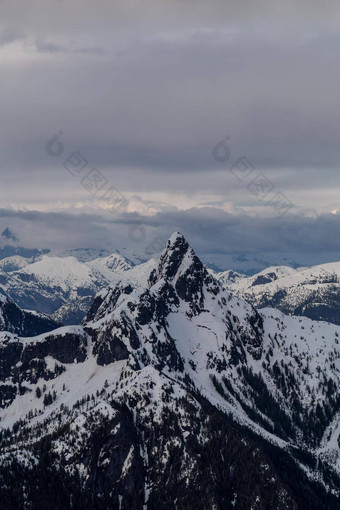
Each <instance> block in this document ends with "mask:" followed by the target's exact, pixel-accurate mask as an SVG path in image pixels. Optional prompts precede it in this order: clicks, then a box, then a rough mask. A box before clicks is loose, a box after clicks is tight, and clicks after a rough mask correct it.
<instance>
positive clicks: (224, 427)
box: [0, 234, 340, 510]
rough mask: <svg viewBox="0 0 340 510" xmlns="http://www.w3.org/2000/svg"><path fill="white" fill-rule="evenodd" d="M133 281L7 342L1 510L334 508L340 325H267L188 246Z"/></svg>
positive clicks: (276, 318) (278, 317)
mask: <svg viewBox="0 0 340 510" xmlns="http://www.w3.org/2000/svg"><path fill="white" fill-rule="evenodd" d="M133 281H135V280H134V279H131V278H129V277H127V280H126V281H124V280H123V279H122V280H121V281H120V282H119V283H118V284H117V285H115V286H112V287H110V288H108V289H106V290H103V291H101V292H100V293H99V294H98V295H97V296H96V298H95V300H94V302H93V305H92V307H91V308H90V310H89V312H88V314H87V317H86V319H85V320H84V322H83V327H82V328H80V327H79V328H78V330H74V329H73V328H66V329H65V330H64V331H63V334H60V331H59V333H58V331H57V332H55V333H53V334H51V333H49V334H47V335H43V337H42V338H40V340H39V341H38V340H37V338H29V339H26V340H23V339H21V338H17V337H14V336H13V335H9V334H3V335H7V338H5V337H3V342H2V344H1V345H2V347H1V348H2V355H1V352H0V359H2V360H3V363H2V365H0V370H1V372H0V376H1V384H2V385H0V397H1V398H2V401H3V409H2V410H0V418H1V421H0V427H1V428H2V429H3V431H2V435H1V437H0V466H1V467H0V497H1V502H2V503H1V504H2V505H3V508H5V509H7V508H11V505H12V506H13V502H14V501H15V502H16V506H17V507H18V508H25V501H29V502H31V503H32V506H33V508H34V507H37V505H38V506H39V505H40V506H39V507H40V508H48V503H46V501H47V500H48V498H49V496H50V494H49V492H50V487H51V486H52V488H53V491H54V492H55V493H56V494H57V496H56V500H55V507H56V508H62V507H66V508H68V507H72V504H74V501H77V505H78V507H84V508H89V509H90V508H91V509H92V508H98V509H103V510H104V509H105V510H108V509H117V510H118V509H122V508H123V509H131V508H133V509H134V508H136V509H138V510H139V509H140V508H145V509H146V510H153V509H163V508H164V509H165V508H166V509H168V508H174V509H175V508H180V509H184V508H196V507H197V508H199V509H202V510H203V509H204V510H205V509H218V510H220V509H221V510H222V509H223V510H224V509H233V508H237V509H240V510H244V509H249V508H254V509H255V508H256V509H259V510H265V509H266V510H269V509H270V510H272V509H273V508H275V509H280V510H281V509H282V510H291V509H294V510H295V509H296V510H300V509H302V510H304V509H306V510H307V509H309V510H310V509H313V510H314V509H315V510H319V509H320V508H328V509H337V508H338V501H339V500H338V498H339V495H340V478H339V474H340V455H339V446H338V436H339V418H338V412H339V411H340V392H339V388H340V349H339V347H338V342H337V340H338V337H339V335H340V328H337V327H336V326H331V325H323V324H319V323H314V322H312V321H308V320H307V319H299V318H293V317H285V316H284V315H283V314H281V313H280V312H277V311H275V310H267V311H263V312H261V313H258V312H257V311H256V310H255V309H254V308H253V307H252V306H251V305H249V304H247V303H245V302H243V301H242V300H240V299H238V298H236V297H235V296H233V295H232V294H231V293H230V292H228V291H226V290H225V289H224V287H223V285H222V284H220V283H219V282H218V281H216V279H215V278H214V277H213V276H212V275H211V274H209V273H208V272H207V271H206V269H205V268H204V266H203V265H202V264H201V262H200V261H199V259H198V258H197V256H196V255H195V253H194V252H193V250H192V249H191V248H190V246H189V245H188V243H187V242H186V240H185V239H184V238H183V237H182V236H181V235H180V234H174V235H173V236H172V237H171V238H170V240H169V242H168V244H167V246H166V249H165V251H164V252H163V254H162V256H161V258H160V260H159V262H158V263H156V264H155V267H154V268H152V269H151V270H150V273H149V275H148V277H146V278H145V277H144V276H143V278H142V279H141V280H140V282H137V283H136V284H134V283H133ZM38 338H39V337H38ZM43 386H45V387H46V388H45V389H44V387H43ZM41 388H43V389H42V390H41ZM38 389H39V391H38ZM1 392H2V393H1ZM19 480H20V482H19ZM52 480H53V481H52ZM42 481H43V482H44V483H42ZM51 484H52V485H51ZM9 487H11V489H9ZM72 501H73V503H72Z"/></svg>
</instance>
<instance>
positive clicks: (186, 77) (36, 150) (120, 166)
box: [0, 0, 340, 250]
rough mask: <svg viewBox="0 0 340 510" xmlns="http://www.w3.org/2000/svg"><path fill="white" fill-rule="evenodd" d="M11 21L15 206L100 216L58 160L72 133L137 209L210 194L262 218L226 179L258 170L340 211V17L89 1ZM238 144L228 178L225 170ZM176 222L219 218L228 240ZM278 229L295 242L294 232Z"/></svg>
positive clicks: (0, 41) (23, 5)
mask: <svg viewBox="0 0 340 510" xmlns="http://www.w3.org/2000/svg"><path fill="white" fill-rule="evenodd" d="M1 8H2V13H3V17H2V19H3V20H6V24H5V23H4V22H2V23H0V27H1V25H3V26H2V27H1V31H0V51H2V53H1V59H0V72H1V76H2V79H1V83H0V94H1V97H2V99H3V101H2V103H3V104H2V115H1V127H0V135H1V138H0V139H1V160H0V172H1V179H2V180H1V183H2V189H1V190H0V194H1V195H0V200H1V203H2V204H3V206H10V205H11V204H12V203H15V204H20V203H22V204H25V205H26V206H29V205H30V204H32V207H34V206H35V205H36V204H38V203H40V204H41V205H42V206H43V207H45V208H46V209H48V207H49V203H51V202H57V201H60V202H63V201H66V202H70V201H72V200H74V201H88V202H89V203H91V200H90V197H89V196H88V195H86V192H85V191H84V190H83V188H81V187H80V186H79V183H78V182H76V181H75V180H72V178H71V177H70V176H69V175H68V174H67V173H66V172H65V171H64V170H63V169H62V158H60V159H55V158H51V157H48V155H47V154H46V152H45V151H44V145H45V143H46V141H47V140H48V138H49V137H51V136H52V135H54V133H56V132H57V131H58V130H60V129H62V130H63V131H64V144H65V148H66V149H65V150H66V152H67V153H69V152H71V151H73V150H80V151H81V152H82V154H84V156H85V157H86V158H87V159H88V161H89V164H90V165H91V166H94V167H97V168H100V169H101V170H102V171H103V172H104V173H105V176H107V178H108V180H109V181H110V182H112V184H113V185H115V186H117V187H118V188H119V189H120V190H121V191H123V192H124V193H127V192H130V193H136V194H139V193H141V194H142V193H147V192H153V193H157V192H159V193H161V192H162V193H165V192H167V193H169V201H171V195H175V194H178V193H179V192H183V193H185V194H187V195H188V196H189V195H191V196H192V197H195V195H198V194H200V196H202V195H204V194H207V195H209V197H208V196H207V198H206V202H207V203H209V201H210V202H211V203H215V204H218V203H222V202H223V201H225V200H227V201H230V202H233V204H234V205H235V207H236V209H239V210H241V209H244V210H248V209H247V208H253V209H254V210H255V211H256V210H257V209H258V208H259V209H261V207H262V204H259V203H258V202H257V201H256V200H255V199H254V197H252V196H251V195H250V194H249V192H248V190H247V186H246V184H244V183H242V182H240V181H238V180H237V179H235V177H234V176H233V175H232V174H231V173H230V171H228V168H229V167H230V165H231V164H232V162H233V161H235V159H237V158H238V157H240V156H243V155H245V156H247V157H248V158H249V159H250V161H251V162H252V163H253V164H254V166H255V167H256V170H258V171H264V172H265V174H266V175H267V176H268V177H269V178H270V179H271V181H272V182H273V183H274V184H275V186H276V188H277V189H280V190H282V191H283V192H284V193H285V194H287V196H289V198H290V200H291V201H292V202H293V203H294V205H296V206H297V209H298V207H307V206H309V202H310V201H312V202H313V207H315V208H316V209H320V210H321V211H327V210H331V209H333V208H337V207H338V202H339V198H338V196H339V192H340V172H339V171H338V168H339V160H340V145H339V143H338V133H339V123H340V118H339V113H338V112H339V111H340V110H339V106H340V105H339V93H338V89H339V87H338V85H339V81H340V70H339V66H338V55H339V51H340V32H339V28H340V9H339V5H338V2H335V1H326V2H323V3H322V4H320V3H319V2H316V1H312V2H310V1H308V2H307V1H305V0H303V1H299V2H297V1H288V2H268V1H265V0H257V1H250V0H248V1H245V2H236V1H235V2H234V1H233V2H225V1H222V0H221V1H219V0H213V1H212V2H205V1H201V0H195V1H194V0H189V1H186V2H180V1H177V0H172V1H171V0H168V1H165V0H161V1H158V2H156V1H149V0H147V1H145V2H137V1H132V2H123V1H122V2H109V1H103V2H100V5H99V4H98V3H97V2H94V1H90V2H86V3H84V4H82V6H81V8H80V7H79V2H76V1H75V0H68V1H67V2H65V1H55V0H49V1H46V0H44V1H43V0H33V1H32V2H29V3H28V2H24V1H22V0H21V1H20V0H11V1H8V0H6V1H3V2H2V3H1ZM226 134H228V135H229V136H230V141H229V142H228V143H229V146H230V150H231V158H230V162H228V165H229V166H228V165H223V164H218V163H216V161H214V160H213V158H212V155H211V151H212V148H213V147H214V146H215V144H216V143H217V142H218V141H219V140H220V139H221V137H223V136H225V135H226ZM193 200H194V199H193ZM267 212H268V214H269V209H268V211H267ZM174 214H175V213H173V215H171V214H170V213H169V214H168V215H167V216H161V217H159V218H158V220H159V221H161V222H162V225H167V224H168V223H167V222H168V221H169V222H172V223H174V225H172V224H171V225H170V224H169V231H170V230H171V228H172V227H175V226H176V225H175V224H176V221H175V216H174ZM176 214H178V215H181V220H180V223H181V225H182V227H184V228H185V221H188V222H189V219H190V228H189V227H188V228H189V231H190V232H191V231H192V229H193V228H194V227H193V225H194V224H195V222H194V218H191V216H190V215H193V216H195V215H197V217H199V218H200V221H201V223H202V222H203V224H205V223H204V222H205V221H207V222H209V221H210V215H211V214H212V215H213V217H214V220H213V221H214V225H216V224H217V223H218V218H217V216H216V215H217V214H221V215H222V216H221V217H223V218H225V213H224V212H223V211H221V212H220V213H216V211H215V210H213V213H211V211H210V209H204V210H200V212H195V213H193V212H192V211H191V212H187V213H186V212H178V213H176ZM261 214H262V209H261ZM203 216H206V218H207V219H206V220H204V217H203ZM185 218H187V220H186V219H185ZM158 220H157V218H153V219H152V221H154V222H156V221H158ZM15 221H23V220H22V219H20V220H19V217H18V218H16V220H15ZM35 221H36V222H37V224H39V225H40V222H41V220H40V219H38V218H36V220H35ZM48 221H50V222H52V224H53V221H54V220H53V217H52V216H50V217H48ZM56 221H57V220H56ZM58 221H59V220H58ZM75 221H76V220H74V219H72V220H71V219H70V223H69V225H73V224H74V223H73V222H75ZM77 221H80V220H77ZM91 221H92V220H91ZM150 221H151V220H150ZM223 221H226V220H225V219H224V220H223ZM232 221H233V222H237V221H241V222H242V221H245V220H244V219H242V218H241V219H239V220H237V219H235V218H234V217H233V220H232ZM247 221H248V223H247V225H250V222H251V220H250V219H248V220H247ZM253 221H258V220H257V219H254V220H253ZM261 221H262V222H263V225H264V226H266V228H265V230H263V232H266V235H268V236H270V237H271V238H272V237H274V238H275V237H277V236H276V235H274V234H273V233H272V232H271V231H270V228H269V223H268V222H270V221H272V222H273V223H272V225H273V227H272V228H274V226H275V225H276V223H275V221H276V220H275V219H272V220H269V219H264V218H263V219H262V220H261ZM304 221H306V222H307V223H306V224H305V223H303V225H304V230H303V232H304V234H308V236H311V239H314V236H315V234H313V232H312V231H309V229H308V220H304ZM317 221H321V220H317ZM329 221H330V220H329ZM216 222H217V223H216ZM33 223H34V222H33V221H32V222H31V224H32V225H33ZM90 223H91V222H90ZM66 224H67V222H66ZM226 224H228V222H227V223H226ZM91 225H92V223H91ZM99 225H102V224H101V222H99ZM113 225H116V223H113ZM298 225H300V226H302V224H301V223H300V222H298ZM241 226H243V227H244V228H245V226H244V225H243V224H241ZM254 226H255V224H254V225H253V226H252V227H254ZM100 228H103V229H104V227H100ZM105 228H106V227H105ZM112 228H113V227H112ZM115 228H117V235H118V236H121V237H119V239H121V240H122V242H123V240H124V235H123V234H122V231H120V230H119V229H118V226H117V227H115ZM149 228H150V230H155V231H157V229H161V226H157V225H156V224H155V225H150V226H149ZM197 228H198V227H197ZM211 228H213V227H211ZM226 228H227V227H226V226H224V227H223V229H222V230H223V232H226V235H227V233H228V234H230V232H233V228H232V226H229V227H228V229H229V230H225V229H226ZM263 228H264V227H263ZM276 228H278V230H279V231H280V232H281V234H282V228H283V227H282V224H281V227H280V226H279V227H278V226H277V225H276ZM70 229H71V227H70ZM249 229H250V230H249V235H248V236H247V241H246V242H245V241H243V242H242V240H241V239H238V240H236V237H235V236H236V234H233V236H234V237H233V239H234V240H235V243H236V244H237V245H238V246H241V245H242V243H243V248H242V249H243V250H246V249H247V246H248V245H249V246H250V245H252V244H253V243H254V244H256V242H255V241H256V240H254V241H253V240H252V239H253V235H254V234H253V232H252V229H251V228H250V227H249ZM292 230H294V229H293V225H291V227H290V230H289V232H291V231H292ZM82 231H83V236H84V237H83V239H84V241H85V240H86V242H90V238H88V237H87V236H88V234H87V230H86V229H85V228H83V229H82ZM99 231H100V229H99ZM104 231H105V232H106V230H105V229H104V230H103V232H104ZM317 231H318V230H317ZM100 232H101V231H100ZM115 232H116V231H115ZM261 232H262V230H261ZM325 232H328V230H327V229H326V230H325ZM55 235H57V234H55ZM58 235H59V234H58ZM79 235H80V234H79ZM98 235H99V234H98ZM115 235H116V234H115ZM196 235H197V237H200V235H199V233H198V232H197V234H195V236H196ZM319 235H320V236H321V231H320V233H319ZM263 236H264V237H263V238H262V239H261V242H262V243H263V245H264V246H266V239H265V235H264V234H263ZM61 237H62V232H60V237H58V236H57V238H58V240H59V239H61ZM204 237H205V238H206V237H207V238H209V235H208V233H207V234H204ZM217 237H218V236H217V234H216V242H218V239H217ZM37 239H38V237H37ZM95 239H96V241H97V242H100V241H103V242H104V241H105V235H104V234H103V238H100V239H99V238H95ZM289 239H290V237H289V236H288V238H287V239H286V240H285V243H286V245H285V246H286V248H285V249H288V248H289V249H290V248H292V244H293V243H292V242H290V243H289ZM50 241H51V242H52V238H51V240H50ZM70 241H72V236H71V235H70ZM58 242H59V241H58ZM60 242H61V241H60ZM79 242H80V238H79ZM126 242H127V241H126ZM268 242H269V244H270V242H271V241H268ZM298 242H299V243H300V244H301V242H302V241H301V240H299V241H298ZM305 242H306V243H307V240H306V241H305ZM324 242H325V243H326V245H327V246H328V245H329V244H330V246H332V245H333V243H334V240H333V239H331V240H330V241H327V240H324ZM280 243H281V244H280ZM280 243H279V245H280V246H281V247H283V245H282V239H281V241H280ZM240 249H241V248H240ZM268 249H269V248H268Z"/></svg>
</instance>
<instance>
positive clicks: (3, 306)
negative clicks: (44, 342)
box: [0, 294, 58, 337]
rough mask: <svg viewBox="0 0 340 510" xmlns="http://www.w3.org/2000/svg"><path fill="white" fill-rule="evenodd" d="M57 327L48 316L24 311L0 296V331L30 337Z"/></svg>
mask: <svg viewBox="0 0 340 510" xmlns="http://www.w3.org/2000/svg"><path fill="white" fill-rule="evenodd" d="M57 327H58V323H57V322H56V321H54V320H52V319H51V318H50V317H49V316H47V315H43V314H39V313H34V312H29V311H24V310H22V309H21V308H19V307H18V306H17V305H16V304H15V303H13V301H11V300H10V299H8V298H7V297H5V296H3V295H2V294H0V331H8V332H10V333H14V334H16V335H20V336H22V337H31V336H35V335H40V334H42V333H46V332H48V331H52V330H53V329H55V328H57Z"/></svg>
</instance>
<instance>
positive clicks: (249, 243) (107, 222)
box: [0, 208, 340, 263]
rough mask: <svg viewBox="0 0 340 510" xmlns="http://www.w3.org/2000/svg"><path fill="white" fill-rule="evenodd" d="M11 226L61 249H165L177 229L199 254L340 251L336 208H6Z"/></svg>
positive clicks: (320, 254)
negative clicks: (258, 213) (276, 211)
mask: <svg viewBox="0 0 340 510" xmlns="http://www.w3.org/2000/svg"><path fill="white" fill-rule="evenodd" d="M133 226H135V227H136V228H138V229H139V228H141V227H142V228H143V229H145V238H143V240H142V241H141V242H135V241H134V239H133V238H132V237H131V235H129V234H130V233H131V227H133ZM7 227H9V228H10V230H11V231H12V232H13V233H14V234H15V235H16V236H17V237H18V238H19V244H21V245H24V246H26V247H29V248H36V247H39V248H51V249H53V250H56V249H57V250H59V251H60V250H63V249H65V250H66V249H69V248H89V247H93V248H98V247H101V248H106V249H108V250H112V251H115V250H119V249H122V248H126V247H127V248H128V249H129V250H131V251H134V252H137V253H138V252H143V251H146V250H147V249H148V248H149V252H153V251H160V250H161V248H162V247H163V246H164V245H165V242H166V240H167V239H168V237H169V236H170V235H171V234H172V232H174V231H181V232H182V233H183V234H184V235H185V236H186V237H187V239H188V240H189V242H190V243H191V245H192V246H193V247H194V249H195V250H196V251H197V253H198V254H205V255H207V254H209V253H210V254H216V253H217V254H220V260H221V257H222V260H223V254H224V255H225V257H226V260H229V259H230V257H229V258H228V256H229V255H233V254H240V253H243V254H252V255H256V254H261V253H272V254H277V256H280V255H281V254H283V253H294V254H295V255H297V256H299V255H300V259H301V261H303V260H304V257H305V255H306V254H313V258H312V259H311V260H312V263H313V262H314V263H317V262H321V261H325V260H337V259H338V258H339V256H340V235H339V233H340V215H333V214H329V215H323V216H320V217H318V218H306V217H301V216H297V215H287V216H285V217H284V218H281V219H279V218H270V217H268V218H255V217H249V216H246V215H244V216H234V215H231V214H228V213H226V212H224V211H221V210H216V209H214V208H204V209H191V210H188V211H184V212H183V211H175V212H168V213H167V214H164V213H159V214H156V215H154V216H150V217H147V218H141V217H138V216H137V215H135V214H120V215H119V214H116V215H110V214H108V215H107V216H105V217H104V216H100V215H95V214H82V215H74V214H66V213H63V214H62V213H57V214H56V213H40V212H34V211H20V212H18V211H9V210H4V209H2V210H0V230H1V231H2V230H4V229H5V228H7ZM135 232H136V231H135ZM3 244H4V242H3ZM153 244H154V248H152V245H153ZM150 246H151V248H150ZM156 247H157V248H158V249H157V250H156ZM150 255H152V253H150Z"/></svg>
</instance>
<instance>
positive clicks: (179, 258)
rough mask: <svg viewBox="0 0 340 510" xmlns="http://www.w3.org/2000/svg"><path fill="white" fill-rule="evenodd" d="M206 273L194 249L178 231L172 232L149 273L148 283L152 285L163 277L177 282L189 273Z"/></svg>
mask: <svg viewBox="0 0 340 510" xmlns="http://www.w3.org/2000/svg"><path fill="white" fill-rule="evenodd" d="M198 272H199V273H201V274H203V273H206V270H205V268H204V266H203V264H202V262H201V261H200V260H199V258H198V257H197V256H196V254H195V252H194V250H193V249H192V248H191V246H190V245H189V243H188V242H187V241H186V239H185V238H184V236H183V235H182V234H180V233H179V232H174V233H173V234H172V236H171V237H170V239H169V240H168V242H167V244H166V247H165V250H164V251H163V252H162V254H161V257H160V259H159V263H158V267H157V268H156V269H155V270H154V271H153V272H152V273H151V275H150V279H149V284H150V286H152V285H154V284H155V283H156V282H157V281H159V280H161V279H164V280H167V281H171V280H174V281H175V282H177V281H178V280H179V279H180V278H181V277H183V276H184V275H188V274H189V273H195V274H197V273H198Z"/></svg>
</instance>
